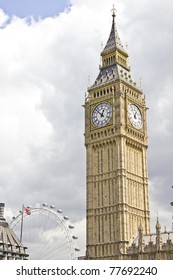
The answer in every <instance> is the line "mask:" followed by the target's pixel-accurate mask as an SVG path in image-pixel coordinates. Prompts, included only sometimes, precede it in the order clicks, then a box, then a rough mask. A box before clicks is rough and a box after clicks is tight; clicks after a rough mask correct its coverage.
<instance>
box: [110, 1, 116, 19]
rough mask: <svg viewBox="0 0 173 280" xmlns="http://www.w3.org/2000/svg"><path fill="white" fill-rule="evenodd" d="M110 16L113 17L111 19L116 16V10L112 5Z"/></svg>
mask: <svg viewBox="0 0 173 280" xmlns="http://www.w3.org/2000/svg"><path fill="white" fill-rule="evenodd" d="M111 11H112V16H113V18H114V17H115V16H116V11H117V10H116V9H115V5H114V4H113V7H112V10H111Z"/></svg>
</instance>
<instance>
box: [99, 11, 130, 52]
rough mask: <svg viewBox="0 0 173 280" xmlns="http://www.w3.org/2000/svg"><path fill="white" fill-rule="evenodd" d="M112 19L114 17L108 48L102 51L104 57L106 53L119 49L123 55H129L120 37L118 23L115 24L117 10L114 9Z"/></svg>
mask: <svg viewBox="0 0 173 280" xmlns="http://www.w3.org/2000/svg"><path fill="white" fill-rule="evenodd" d="M112 17H113V20H112V28H111V32H110V35H109V38H108V41H107V43H106V46H105V48H104V50H103V51H102V55H103V54H104V53H106V52H109V51H113V50H115V49H119V50H120V51H122V52H123V53H125V54H127V52H126V51H125V49H124V47H123V44H122V42H121V39H120V37H119V35H118V31H117V27H116V22H115V9H113V14H112Z"/></svg>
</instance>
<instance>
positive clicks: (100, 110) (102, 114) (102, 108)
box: [92, 103, 112, 127]
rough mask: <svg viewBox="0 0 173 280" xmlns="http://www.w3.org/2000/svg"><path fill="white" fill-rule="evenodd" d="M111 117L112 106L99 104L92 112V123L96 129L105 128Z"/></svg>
mask: <svg viewBox="0 0 173 280" xmlns="http://www.w3.org/2000/svg"><path fill="white" fill-rule="evenodd" d="M111 117H112V106H111V105H110V104H109V103H101V104H99V105H97V106H96V107H95V109H94V110H93V112H92V122H93V124H94V125H95V126H97V127H102V126H105V125H106V124H107V123H108V122H109V121H110V119H111Z"/></svg>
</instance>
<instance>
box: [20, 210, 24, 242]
mask: <svg viewBox="0 0 173 280" xmlns="http://www.w3.org/2000/svg"><path fill="white" fill-rule="evenodd" d="M23 210H24V205H22V219H21V227H20V242H22V234H23Z"/></svg>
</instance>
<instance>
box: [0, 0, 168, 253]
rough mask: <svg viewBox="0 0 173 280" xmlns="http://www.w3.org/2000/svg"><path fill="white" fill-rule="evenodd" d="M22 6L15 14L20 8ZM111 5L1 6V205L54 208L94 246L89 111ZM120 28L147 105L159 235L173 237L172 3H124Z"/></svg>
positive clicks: (9, 0)
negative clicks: (89, 228) (89, 230)
mask: <svg viewBox="0 0 173 280" xmlns="http://www.w3.org/2000/svg"><path fill="white" fill-rule="evenodd" d="M14 2H15V5H14ZM112 4H113V1H112V0H106V1H104V0H94V1H93V0H69V1H65V0H61V1H57V0H51V1H50V0H44V1H43V0H37V1H36V0H32V1H31V0H16V1H13V0H0V143H1V145H0V197H1V199H0V201H1V202H5V204H6V207H7V210H8V211H7V212H8V213H14V214H15V213H17V211H18V210H19V209H20V207H21V205H22V204H23V203H24V204H25V205H28V204H29V205H30V204H31V205H34V204H35V203H43V202H47V203H48V204H49V205H51V204H54V205H56V207H58V208H62V209H63V211H64V213H65V214H66V215H68V216H69V217H70V219H71V220H72V221H73V223H75V224H76V228H77V232H78V235H79V240H80V241H79V243H80V244H79V246H80V247H81V251H82V252H84V246H83V245H82V244H84V239H85V227H84V225H85V147H84V137H83V133H84V110H83V107H82V104H84V98H85V92H86V90H87V86H88V77H89V76H90V80H91V83H92V82H94V80H95V78H96V76H97V74H98V71H99V60H100V58H99V55H100V50H101V42H103V44H105V43H106V41H107V39H108V36H109V33H110V29H111V21H112V17H111V9H112ZM115 4H116V9H117V17H116V21H117V26H118V31H119V34H120V37H121V40H122V42H123V43H124V45H126V43H127V44H128V53H129V56H130V65H131V70H132V74H133V76H134V78H135V80H136V82H137V83H139V79H140V78H142V87H143V91H144V94H145V96H146V100H147V106H148V107H149V110H148V133H149V149H148V162H149V191H150V208H151V222H152V231H155V229H154V225H155V220H156V217H157V212H158V215H159V218H160V222H161V224H162V228H163V227H164V226H167V229H169V230H170V229H171V227H172V220H171V218H172V212H173V211H172V210H173V209H171V206H170V201H173V189H172V188H171V186H172V184H173V176H172V174H173V164H172V160H173V113H172V112H173V109H172V107H173V78H172V77H173V58H172V56H173V55H172V53H173V51H172V46H173V35H172V30H173V20H172V15H173V3H172V0H165V1H164V3H163V1H160V0H153V1H149V0H142V1H139V0H121V1H120V0H116V3H115Z"/></svg>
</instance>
